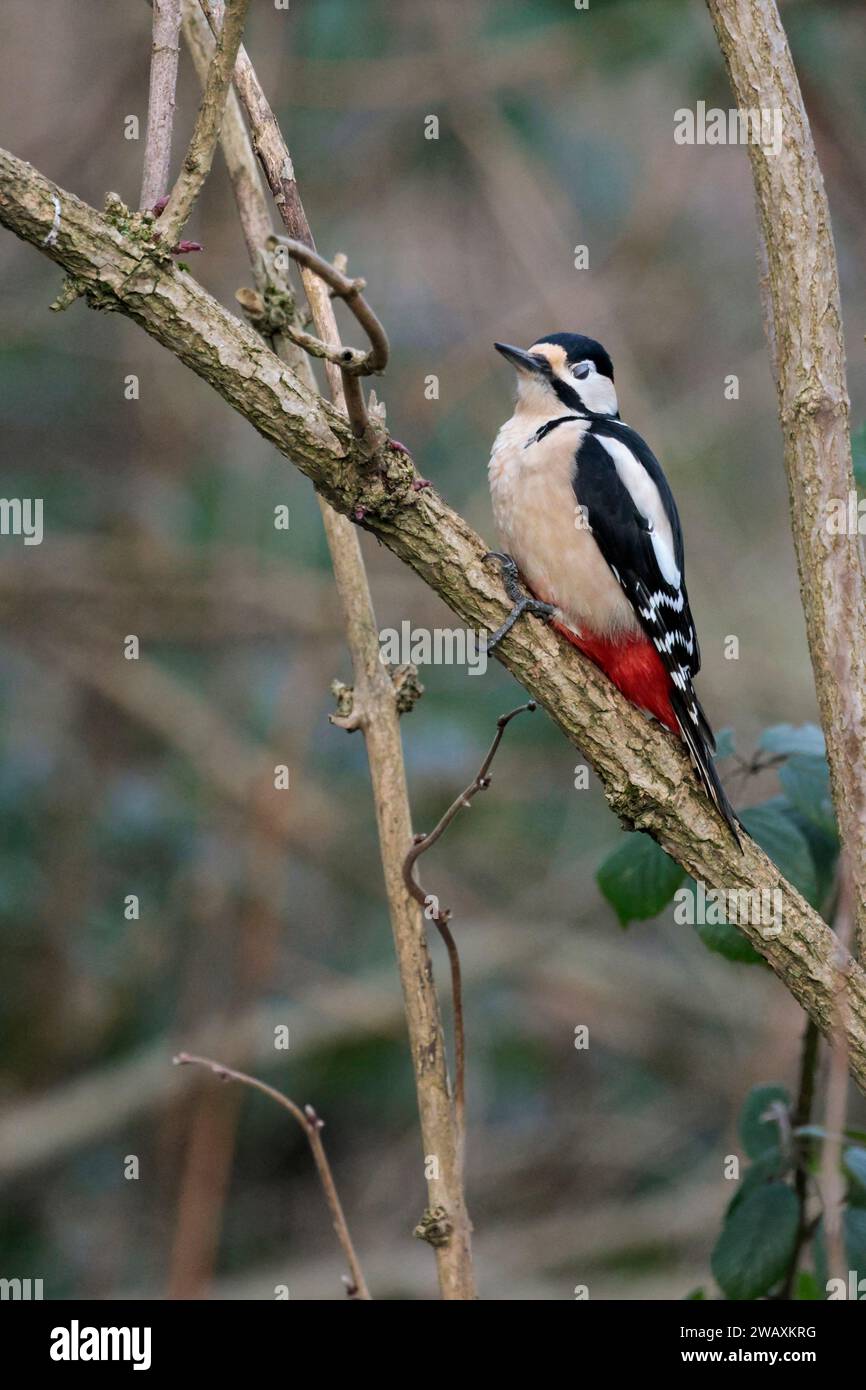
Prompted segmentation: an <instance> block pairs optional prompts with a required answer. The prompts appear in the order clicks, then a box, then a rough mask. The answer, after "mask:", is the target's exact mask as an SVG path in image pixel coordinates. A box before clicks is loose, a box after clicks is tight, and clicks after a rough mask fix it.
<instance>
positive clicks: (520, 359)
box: [494, 333, 619, 417]
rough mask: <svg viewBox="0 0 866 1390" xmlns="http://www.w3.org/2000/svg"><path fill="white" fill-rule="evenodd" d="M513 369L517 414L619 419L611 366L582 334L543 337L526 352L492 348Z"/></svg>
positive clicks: (599, 348)
mask: <svg viewBox="0 0 866 1390" xmlns="http://www.w3.org/2000/svg"><path fill="white" fill-rule="evenodd" d="M494 347H495V348H496V351H497V352H501V353H502V356H503V357H504V358H505V359H506V361H508V362H510V363H511V365H512V366H513V367H516V369H517V410H518V411H527V412H530V413H532V414H541V413H543V412H545V411H547V410H550V411H551V412H553V411H554V410H555V411H557V412H558V413H559V414H563V415H564V414H567V413H568V412H569V411H575V412H576V413H577V414H578V415H604V416H608V417H612V416H616V415H618V414H619V407H618V405H617V399H616V388H615V387H614V384H613V363H612V362H611V360H610V358H609V357H608V355H607V353H606V352H605V350H604V348H603V347H602V345H601V343H597V342H596V341H595V339H594V338H585V337H584V336H583V334H582V333H548V334H546V335H545V337H543V338H539V339H538V340H537V342H534V343H533V344H532V347H531V348H530V349H529V351H528V352H525V351H524V350H523V348H517V347H510V346H509V345H508V343H494Z"/></svg>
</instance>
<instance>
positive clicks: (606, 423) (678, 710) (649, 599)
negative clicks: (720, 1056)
mask: <svg viewBox="0 0 866 1390" xmlns="http://www.w3.org/2000/svg"><path fill="white" fill-rule="evenodd" d="M495 346H496V349H497V351H498V352H501V353H502V355H503V357H505V358H506V359H507V360H508V361H509V362H510V363H511V364H512V365H513V366H514V367H516V369H517V383H518V384H517V403H516V406H515V409H514V414H513V415H512V416H511V419H510V420H507V421H506V423H505V424H504V425H503V426H502V428H501V430H500V431H499V434H498V435H497V437H496V442H495V444H494V445H493V453H492V455H491V458H490V467H489V475H490V492H491V496H492V500H493V512H494V516H495V519H496V524H497V527H498V528H499V531H500V532H501V535H502V538H503V542H504V544H505V547H506V549H507V551H508V554H507V555H500V554H498V553H497V558H498V559H499V560H500V562H501V563H502V566H503V574H504V577H505V579H506V584H507V587H508V589H509V593H510V594H511V596H512V598H513V599H514V600H515V608H514V610H513V611H512V613H511V615H510V616H509V618H508V620H507V622H506V623H505V624H503V627H502V628H500V629H499V631H498V632H497V633H494V634H493V636H492V637H491V639H490V641H489V642H488V649H489V648H490V647H492V646H495V644H496V642H498V641H499V640H501V638H502V637H503V636H504V635H505V632H507V631H508V630H509V629H510V627H511V626H512V625H513V623H514V621H515V620H516V619H517V617H519V616H520V614H521V613H522V612H526V611H527V610H528V611H530V612H534V613H536V614H538V615H539V616H542V617H545V618H548V619H549V620H550V621H551V623H552V625H553V627H555V628H556V630H557V631H558V632H560V633H562V635H563V637H565V638H566V639H567V640H568V641H569V642H571V643H572V645H573V646H575V647H577V648H578V649H579V650H580V651H582V652H584V653H585V654H586V655H587V656H588V657H590V658H591V659H592V660H593V661H594V662H595V663H596V665H598V666H600V667H601V669H602V670H603V671H604V672H605V673H606V675H607V676H608V677H609V678H610V679H611V680H612V681H613V683H614V685H616V686H617V687H618V688H619V689H620V690H621V691H622V693H623V694H624V695H626V696H627V697H628V699H630V700H631V701H632V702H633V703H634V704H636V705H639V706H640V707H641V708H642V709H644V710H647V711H648V712H649V713H650V714H653V715H655V717H656V718H657V719H659V720H661V722H662V724H664V725H665V726H666V727H667V728H668V729H670V730H671V731H672V732H673V733H675V734H677V735H678V736H679V737H680V738H682V740H683V741H684V743H685V745H686V747H687V749H688V751H689V754H690V757H691V760H692V762H693V764H694V767H695V770H696V772H697V774H698V777H699V779H700V782H701V785H702V786H703V788H704V790H705V792H706V793H707V795H708V796H709V797H710V799H711V800H712V802H713V803H714V804H715V806H716V807H717V808H718V810H719V812H720V814H721V815H722V816H723V817H724V819H725V821H726V822H727V824H728V825H729V826H730V828H731V831H732V832H733V834H734V837H735V838H736V839H737V840H738V841H739V836H738V835H737V818H736V815H735V813H734V811H733V809H732V807H731V804H730V802H729V801H728V798H727V796H726V795H725V791H724V788H723V787H722V785H721V782H720V781H719V777H718V773H717V772H716V769H715V766H714V764H713V758H712V755H713V753H714V752H715V747H716V744H715V739H714V738H713V733H712V730H711V728H710V726H709V724H708V722H707V718H706V715H705V714H704V712H703V710H702V709H701V706H700V702H699V701H698V697H697V695H696V694H695V691H694V687H693V685H692V680H693V678H694V677H695V676H696V675H697V673H698V671H699V670H700V666H701V654H700V649H699V647H698V638H697V633H696V632H695V625H694V622H693V621H692V615H691V611H690V609H689V598H688V594H687V592H686V585H685V578H684V574H683V536H682V529H681V527H680V519H679V515H678V514H677V508H676V503H675V502H674V499H673V494H672V492H671V490H670V487H669V485H668V482H667V479H666V478H665V475H664V473H663V472H662V469H661V465H660V464H659V462H658V460H657V459H656V457H655V455H654V454H653V453H652V451H651V450H650V448H649V447H648V446H647V444H646V443H645V442H644V440H643V439H641V437H640V435H639V434H637V433H636V432H635V431H634V430H633V429H630V428H629V426H628V425H626V424H623V422H622V420H620V417H619V407H618V404H617V398H616V389H615V387H614V384H613V364H612V362H611V360H610V357H609V356H608V354H607V353H606V352H605V350H604V348H603V347H602V346H601V344H600V343H597V342H596V341H595V339H593V338H585V337H583V336H582V335H581V334H578V333H551V334H548V335H547V336H546V337H544V338H539V339H538V341H537V342H536V343H534V344H533V345H532V347H531V348H530V350H529V351H528V352H524V351H523V349H521V348H516V347H509V346H508V345H507V344H506V343H496V344H495ZM518 575H519V576H520V577H521V578H522V579H523V581H525V583H526V585H527V587H528V589H529V592H530V595H531V597H530V596H527V595H523V594H521V590H520V587H519V583H518Z"/></svg>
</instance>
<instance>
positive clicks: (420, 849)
mask: <svg viewBox="0 0 866 1390" xmlns="http://www.w3.org/2000/svg"><path fill="white" fill-rule="evenodd" d="M536 708H537V705H536V703H535V701H534V700H529V701H528V702H527V703H526V704H525V705H518V707H517V709H513V710H509V712H508V714H501V715H500V716H499V718H498V719H497V721H496V734H495V736H494V739H493V742H492V743H491V745H490V747H489V748H488V750H487V754H486V756H485V758H484V762H483V763H482V764H481V766H480V768H479V769H478V771H477V773H476V774H475V777H474V778H473V779H472V781H471V782H470V783H469V786H468V787H466V789H465V790H464V791H462V792H461V793H460V795H459V796H458V797H457V799H456V800H455V801H452V803H451V805H450V806H449V807H448V810H447V811H446V812H445V814H444V816H443V817H442V819H441V820H440V821H439V823H438V824H437V825H436V826H435V827H434V828H433V829H432V830H431V831H430V833H429V834H428V835H416V836H415V837H414V840H413V842H412V845H411V846H410V848H409V851H408V853H407V855H406V858H405V859H404V861H403V882H404V883H405V885H406V888H407V889H408V891H409V892H410V893H411V895H412V897H413V898H414V899H415V901H416V903H419V904H420V905H421V907H423V909H424V916H425V917H426V918H427V920H428V921H430V922H435V924H436V927H437V929H438V931H439V935H440V936H441V937H442V940H443V941H444V942H445V949H446V950H447V952H448V961H449V964H450V966H451V998H452V1003H453V1008H454V1114H455V1118H456V1121H457V1132H458V1135H459V1137H460V1147H461V1152H462V1149H463V1141H464V1138H465V1133H466V1034H465V1030H464V1027H463V983H462V975H461V971H460V955H459V953H458V950H457V942H456V941H455V940H454V936H453V934H452V932H451V928H450V926H449V925H448V923H449V922H450V920H451V909H450V907H440V906H439V900H438V898H437V897H436V896H435V894H433V893H427V892H425V890H424V889H423V888H422V886H421V884H420V883H419V882H418V880H417V878H416V877H415V864H416V863H417V861H418V860H419V859H420V858H421V855H422V854H426V853H427V850H428V849H431V848H432V846H433V845H435V843H436V841H437V840H438V839H440V838H441V837H442V835H444V833H445V831H446V830H447V829H448V827H449V825H450V824H451V822H452V821H453V819H454V817H455V816H456V815H457V813H458V811H461V810H462V809H463V807H464V806H465V807H469V806H470V805H471V803H472V798H473V797H475V796H477V795H478V793H479V792H483V791H486V790H487V788H488V787H489V786H490V767H491V764H492V762H493V759H494V758H495V757H496V753H497V750H498V748H499V745H500V743H501V742H502V735H503V734H504V733H505V729H506V727H507V726H508V725H509V724H510V723H511V721H512V719H514V718H515V716H516V715H518V714H523V713H524V712H525V711H527V710H528V711H529V712H530V713H531V712H532V711H533V710H535V709H536Z"/></svg>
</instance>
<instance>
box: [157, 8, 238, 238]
mask: <svg viewBox="0 0 866 1390" xmlns="http://www.w3.org/2000/svg"><path fill="white" fill-rule="evenodd" d="M249 3H250V0H229V6H228V8H227V10H226V14H225V20H224V22H223V25H222V28H221V29H220V34H219V38H218V39H217V41H216V45H215V48H214V55H213V60H212V62H211V65H210V69H209V71H208V75H207V82H206V83H205V88H204V92H203V93H202V99H201V106H200V107H199V111H198V115H197V116H196V120H195V127H194V128H193V132H192V136H191V138H190V142H189V149H188V150H187V152H186V156H185V157H184V161H183V164H182V165H181V170H180V173H179V174H178V176H177V181H176V182H175V185H174V188H173V189H172V190H171V194H170V195H169V199H168V203H167V204H166V207H165V210H164V212H163V214H162V218H161V220H160V232H161V234H162V236H163V238H164V239H165V242H166V245H167V246H169V247H170V246H173V245H174V243H175V242H176V241H177V239H178V237H179V236H180V233H181V230H182V228H183V225H184V223H185V222H186V219H187V218H188V217H189V215H190V213H191V211H192V209H193V206H194V204H195V201H196V199H197V198H198V195H199V193H200V192H201V190H202V188H203V186H204V181H205V179H206V178H207V176H208V174H209V173H210V168H211V164H212V163H213V157H214V152H215V150H216V147H217V141H218V140H219V135H220V126H221V125H222V121H223V111H224V109H225V104H226V98H227V97H228V93H229V89H230V87H231V82H232V73H233V72H234V70H235V59H236V58H237V53H238V48H239V47H240V42H241V35H242V33H243V31H244V21H245V19H246V17H247V8H248V6H249Z"/></svg>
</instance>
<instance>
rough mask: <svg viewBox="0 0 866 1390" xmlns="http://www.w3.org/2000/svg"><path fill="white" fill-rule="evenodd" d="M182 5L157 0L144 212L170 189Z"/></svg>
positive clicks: (143, 184)
mask: <svg viewBox="0 0 866 1390" xmlns="http://www.w3.org/2000/svg"><path fill="white" fill-rule="evenodd" d="M180 6H181V0H153V43H152V45H151V51H150V92H149V95H148V103H147V134H146V136H145V140H144V171H143V174H142V179H141V201H140V204H139V206H140V207H141V209H142V211H143V212H145V211H147V210H148V209H149V208H152V207H153V206H154V204H155V203H156V202H157V201H158V200H159V199H160V198H162V197H163V195H164V194H165V192H166V191H167V189H168V177H169V173H170V172H171V137H172V131H173V129H174V94H175V88H176V86H177V60H178V53H179V48H180V44H179V38H180Z"/></svg>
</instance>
